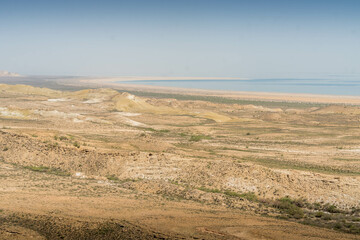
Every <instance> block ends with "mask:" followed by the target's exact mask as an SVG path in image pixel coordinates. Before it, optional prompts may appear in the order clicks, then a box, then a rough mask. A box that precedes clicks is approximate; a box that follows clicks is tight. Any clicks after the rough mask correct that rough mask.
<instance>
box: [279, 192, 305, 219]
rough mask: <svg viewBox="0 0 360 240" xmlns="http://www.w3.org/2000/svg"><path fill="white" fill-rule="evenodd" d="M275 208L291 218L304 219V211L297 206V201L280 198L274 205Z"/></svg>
mask: <svg viewBox="0 0 360 240" xmlns="http://www.w3.org/2000/svg"><path fill="white" fill-rule="evenodd" d="M273 207H275V208H278V209H280V210H281V211H282V212H283V213H286V214H288V215H289V216H290V217H293V218H296V219H300V218H302V217H304V212H303V210H302V209H301V208H300V207H298V206H297V205H296V204H295V201H294V200H292V199H291V198H289V197H284V198H280V199H278V200H277V201H275V202H274V203H273Z"/></svg>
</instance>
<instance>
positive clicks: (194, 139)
mask: <svg viewBox="0 0 360 240" xmlns="http://www.w3.org/2000/svg"><path fill="white" fill-rule="evenodd" d="M203 139H211V137H210V136H206V135H191V137H190V141H191V142H199V141H201V140H203Z"/></svg>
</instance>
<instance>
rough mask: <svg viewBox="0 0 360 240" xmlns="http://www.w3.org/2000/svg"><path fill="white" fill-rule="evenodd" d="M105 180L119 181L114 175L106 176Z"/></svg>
mask: <svg viewBox="0 0 360 240" xmlns="http://www.w3.org/2000/svg"><path fill="white" fill-rule="evenodd" d="M106 178H107V179H108V180H110V181H119V178H118V177H117V176H115V175H114V174H112V175H108V176H106Z"/></svg>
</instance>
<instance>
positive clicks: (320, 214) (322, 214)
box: [315, 212, 324, 218]
mask: <svg viewBox="0 0 360 240" xmlns="http://www.w3.org/2000/svg"><path fill="white" fill-rule="evenodd" d="M323 216H324V213H323V212H317V213H315V217H317V218H321V217H323Z"/></svg>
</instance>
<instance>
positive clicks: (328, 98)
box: [78, 77, 360, 105]
mask: <svg viewBox="0 0 360 240" xmlns="http://www.w3.org/2000/svg"><path fill="white" fill-rule="evenodd" d="M195 79H196V80H201V79H202V80H205V79H234V80H235V79H236V80H241V79H242V80H246V79H245V78H205V77H203V78H198V77H197V78H195V77H116V78H80V79H79V80H78V81H79V84H80V85H87V86H91V87H110V88H114V89H121V90H129V91H147V92H156V93H168V94H169V93H171V94H184V95H200V96H217V97H225V98H233V99H243V100H258V101H279V102H304V103H336V104H352V105H360V96H338V95H321V94H298V93H270V92H242V91H224V90H203V89H190V88H175V87H160V86H150V85H140V84H128V83H121V82H122V81H127V82H128V81H136V80H195Z"/></svg>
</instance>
